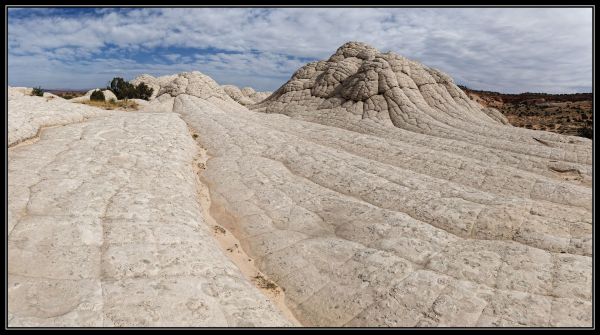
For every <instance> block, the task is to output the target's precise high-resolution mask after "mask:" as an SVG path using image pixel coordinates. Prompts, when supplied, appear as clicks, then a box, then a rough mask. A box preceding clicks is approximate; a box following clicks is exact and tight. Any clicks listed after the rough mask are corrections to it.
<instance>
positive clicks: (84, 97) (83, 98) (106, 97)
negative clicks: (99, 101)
mask: <svg viewBox="0 0 600 335" xmlns="http://www.w3.org/2000/svg"><path fill="white" fill-rule="evenodd" d="M99 90H100V89H99V88H94V89H93V90H89V91H87V92H85V94H84V95H82V96H80V97H77V98H73V99H71V101H72V102H83V101H90V97H91V96H92V93H94V92H95V91H99ZM102 93H103V94H104V101H110V100H115V101H116V100H118V99H117V96H116V95H115V94H114V93H113V92H112V91H111V90H102Z"/></svg>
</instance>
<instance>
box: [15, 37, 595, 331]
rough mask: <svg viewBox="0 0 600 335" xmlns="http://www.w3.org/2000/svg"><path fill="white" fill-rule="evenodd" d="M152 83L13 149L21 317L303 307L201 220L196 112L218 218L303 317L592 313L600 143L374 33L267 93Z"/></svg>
mask: <svg viewBox="0 0 600 335" xmlns="http://www.w3.org/2000/svg"><path fill="white" fill-rule="evenodd" d="M136 81H137V82H140V81H142V82H146V83H147V84H149V85H151V87H153V88H156V92H157V96H156V97H155V98H154V99H153V100H152V101H151V102H150V103H148V104H147V105H146V106H144V111H145V112H141V113H120V114H119V113H115V112H111V113H110V114H108V112H105V113H107V114H106V115H104V116H101V117H94V118H90V119H89V120H88V121H85V122H82V123H79V124H72V125H68V126H65V127H60V128H52V129H47V130H46V131H44V132H42V137H41V139H40V140H39V142H37V143H35V144H32V145H29V146H19V147H15V148H13V149H11V150H12V151H11V152H10V153H9V198H10V199H11V200H10V201H9V228H10V229H9V232H10V236H9V252H11V253H12V255H13V256H10V257H14V258H9V312H10V315H9V319H10V320H11V321H10V322H13V323H14V324H39V323H41V322H46V323H51V322H54V323H57V324H59V323H70V324H85V323H86V322H90V323H91V322H97V323H98V322H99V323H101V324H103V325H113V324H115V325H117V324H127V323H128V322H129V324H132V323H133V324H138V325H139V324H142V325H148V324H150V325H156V324H169V325H173V324H177V325H189V324H190V323H192V321H191V320H193V322H200V321H198V318H199V316H198V315H201V316H202V317H201V318H200V319H201V320H203V321H201V322H204V323H203V324H211V325H213V324H214V323H217V324H219V325H220V324H227V325H244V324H243V323H242V321H241V320H253V321H252V322H253V323H254V324H255V325H263V324H265V323H268V324H280V325H281V324H286V323H285V320H283V319H282V318H281V316H280V314H278V313H277V311H275V310H274V307H273V306H272V305H271V304H269V303H268V302H266V301H264V297H262V300H261V298H259V296H258V293H257V291H256V290H255V288H253V287H251V285H250V284H249V283H248V281H245V280H244V279H243V278H241V276H240V275H239V274H238V272H236V269H235V267H234V266H233V265H232V264H231V262H230V261H229V260H228V259H227V258H226V256H225V255H223V253H222V252H221V251H219V250H218V248H217V247H216V245H215V242H214V241H213V240H211V239H210V238H209V235H208V233H207V232H206V230H207V229H208V228H206V227H205V225H203V224H202V220H203V219H202V215H203V214H202V213H201V210H200V207H199V205H198V203H197V201H196V200H195V195H194V192H195V190H193V188H194V187H195V186H193V185H195V184H194V175H193V171H192V167H191V164H192V163H191V162H192V160H193V157H194V145H195V144H194V141H193V140H192V139H191V136H190V134H189V133H188V129H187V128H188V127H189V129H190V131H191V132H192V133H193V134H194V138H196V142H197V144H198V145H200V146H201V147H203V148H204V149H205V150H206V151H207V154H208V156H209V159H208V160H207V161H206V164H205V170H204V172H203V173H202V174H201V176H200V177H201V179H202V181H203V183H204V184H205V185H206V187H208V188H209V191H210V198H211V208H210V215H211V216H212V217H213V218H214V219H215V220H216V222H218V223H219V224H220V225H222V226H224V227H225V228H227V230H228V231H229V232H231V233H232V234H234V235H235V237H236V238H237V240H239V242H240V245H241V247H242V248H243V249H244V251H245V252H246V254H248V256H249V257H252V258H253V259H254V261H255V263H256V265H257V267H258V268H259V269H260V270H261V271H262V272H263V273H265V274H266V275H268V276H269V278H270V279H271V280H272V281H273V282H274V283H275V284H277V285H278V286H279V287H281V288H282V289H283V291H285V303H286V305H287V306H288V307H289V309H290V310H291V311H292V312H293V313H294V315H295V317H296V319H298V320H299V321H300V322H301V323H302V324H303V325H305V326H333V327H335V326H351V327H360V326H372V327H373V326H401V327H413V326H539V327H544V326H591V325H592V258H591V256H592V224H593V223H592V190H591V182H592V179H591V176H592V166H591V157H592V147H591V141H589V140H587V139H583V138H576V137H570V136H563V135H559V134H552V133H547V132H541V131H533V130H527V129H519V128H514V127H512V126H509V125H506V122H505V119H503V118H502V116H501V115H499V114H498V113H497V111H495V110H491V109H484V108H483V107H481V106H479V105H477V104H476V103H474V102H472V101H470V100H469V99H468V98H467V97H466V95H465V94H464V93H463V92H462V91H461V90H460V89H459V88H457V87H456V86H455V85H454V84H453V82H452V80H451V78H449V77H448V76H447V75H445V74H443V73H441V72H439V71H437V70H434V69H430V68H427V67H425V66H423V65H421V64H419V63H416V62H413V61H410V60H407V59H405V58H403V57H401V56H399V55H396V54H393V53H385V54H383V53H380V52H379V51H377V50H376V49H374V48H371V47H369V46H367V45H365V44H362V43H357V42H350V43H347V44H345V45H343V46H342V47H340V48H339V49H338V50H337V52H336V53H335V54H334V55H333V56H332V57H331V58H330V59H329V60H327V61H320V62H315V63H310V64H308V65H306V66H304V67H302V68H301V69H299V70H298V71H297V72H296V73H295V74H294V75H293V77H292V78H291V79H290V81H288V82H287V83H286V84H285V85H283V86H282V87H281V88H280V89H279V90H277V91H275V92H274V93H273V94H272V95H270V96H269V97H267V98H266V99H265V100H262V101H261V102H259V103H256V104H253V105H248V106H249V107H250V109H248V108H247V107H245V106H243V105H242V104H240V101H239V100H240V99H236V97H235V96H236V94H237V93H236V94H233V95H234V96H232V94H231V93H230V92H228V90H229V89H228V88H227V87H223V86H220V85H218V84H217V83H216V82H215V81H214V80H212V79H211V78H210V77H208V76H206V75H204V74H202V73H199V72H187V73H182V74H178V75H173V76H165V77H159V78H154V77H151V76H145V77H144V76H142V77H140V78H137V79H136ZM152 85H154V86H152ZM238 98H239V97H238ZM9 113H10V110H9ZM9 116H10V114H9ZM186 124H187V127H186ZM79 138H82V139H81V140H79ZM81 141H84V142H81ZM36 150H37V151H36ZM13 162H16V163H13ZM11 164H12V165H11ZM19 164H20V165H19ZM11 185H12V186H11ZM11 189H12V190H13V191H12V192H13V193H10V192H11ZM205 214H206V213H205ZM35 220H38V221H35ZM10 222H13V224H11V223H10ZM98 227H101V228H98ZM163 229H164V230H163ZM98 230H100V231H98ZM194 241H196V242H194ZM207 255H208V256H207ZM84 259H85V261H84ZM53 261H54V263H53ZM220 269H223V270H220ZM70 271H72V273H71V272H70ZM219 276H221V277H219ZM222 278H226V279H222ZM169 280H181V281H176V282H171V281H169ZM192 282H194V283H198V285H196V286H194V285H192V284H191V283H192ZM203 283H207V284H206V285H204V284H203ZM206 286H208V288H206ZM149 288H152V289H149ZM40 292H41V293H43V294H40ZM50 292H54V293H50ZM72 292H75V293H72ZM223 292H225V293H223ZM190 297H195V299H196V300H193V301H191V302H190V301H188V299H189V298H190ZM209 297H212V298H209ZM207 299H208V300H207ZM210 299H213V300H210ZM11 301H12V305H11ZM56 301H61V304H56ZM206 301H211V302H212V303H207V302H206ZM234 301H235V303H234ZM62 302H64V303H62ZM188 305H189V306H188ZM40 306H41V307H40ZM173 306H175V307H173ZM190 306H191V307H190ZM203 306H211V307H214V308H213V309H209V312H205V310H204V309H203V308H204V307H203ZM217 311H220V313H221V314H219V312H217ZM213 312H214V313H213ZM221 317H222V318H221ZM123 318H125V320H124V319H123Z"/></svg>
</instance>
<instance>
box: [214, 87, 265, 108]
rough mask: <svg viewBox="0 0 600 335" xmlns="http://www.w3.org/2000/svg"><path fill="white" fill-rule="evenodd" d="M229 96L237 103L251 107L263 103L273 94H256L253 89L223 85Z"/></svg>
mask: <svg viewBox="0 0 600 335" xmlns="http://www.w3.org/2000/svg"><path fill="white" fill-rule="evenodd" d="M222 87H223V89H224V90H225V92H226V93H227V95H229V96H230V97H231V98H232V99H233V100H235V101H236V102H237V103H239V104H241V105H244V106H249V105H254V104H255V103H257V102H261V101H263V100H265V99H266V98H267V97H269V96H270V95H271V94H272V93H273V92H256V91H255V90H254V89H253V88H252V87H244V88H242V89H239V87H237V86H234V85H223V86H222Z"/></svg>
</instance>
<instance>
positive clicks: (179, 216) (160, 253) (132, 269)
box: [7, 89, 292, 327]
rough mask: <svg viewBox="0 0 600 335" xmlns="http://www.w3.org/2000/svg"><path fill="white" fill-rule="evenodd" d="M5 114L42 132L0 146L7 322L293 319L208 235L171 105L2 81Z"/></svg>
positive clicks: (279, 322) (192, 148)
mask: <svg viewBox="0 0 600 335" xmlns="http://www.w3.org/2000/svg"><path fill="white" fill-rule="evenodd" d="M13 91H15V92H13ZM8 120H9V129H8V131H9V139H10V141H9V144H15V143H17V142H19V141H22V140H24V139H26V138H29V137H30V136H31V135H35V133H36V132H38V130H39V139H38V140H37V141H36V142H35V143H32V144H27V143H24V144H22V145H18V146H12V147H11V148H10V149H9V151H8V199H9V200H8V221H7V231H8V245H7V249H8V254H7V259H8V264H7V268H8V284H7V285H8V288H7V289H8V296H7V299H8V311H7V313H8V326H11V327H23V326H34V327H63V326H71V327H101V326H111V327H115V326H116V327H122V326H127V327H143V326H162V327H165V326H180V327H181V326H187V327H198V326H213V327H215V326H217V327H225V326H237V327H252V326H290V325H292V323H290V322H289V321H288V320H286V319H285V318H284V317H283V316H282V315H281V313H280V312H279V311H278V310H277V309H276V308H275V306H274V305H273V304H272V303H271V302H270V301H269V300H268V299H266V297H265V296H264V295H263V294H261V293H260V291H259V290H258V289H257V288H256V287H254V286H253V284H251V282H250V280H249V279H247V278H245V277H244V276H243V275H242V273H241V272H240V270H239V269H238V268H237V267H236V266H235V265H234V264H233V263H232V262H231V261H230V259H229V258H228V257H227V256H226V255H225V253H224V251H222V250H221V249H220V247H219V245H218V244H217V242H216V241H215V240H214V239H213V236H212V233H211V229H212V227H209V226H208V225H207V224H206V222H205V218H204V215H203V213H202V209H201V207H200V204H199V203H198V201H197V196H198V195H197V191H198V189H197V187H198V186H199V185H198V184H197V182H196V175H195V168H194V166H195V165H196V162H195V159H196V155H197V148H196V144H195V143H194V141H193V140H192V137H191V136H190V133H189V131H188V127H187V126H186V124H185V122H183V121H182V120H181V119H180V118H179V116H178V115H176V114H173V113H150V112H146V113H141V112H140V113H137V112H129V113H125V112H115V111H105V110H102V109H98V108H94V107H91V106H86V105H82V104H77V103H72V102H70V101H68V100H64V99H52V100H50V101H47V100H46V98H42V97H31V96H25V95H23V94H22V93H21V92H19V91H18V90H12V89H9V103H8ZM54 125H62V126H60V127H51V128H41V127H48V126H54ZM40 129H41V130H40Z"/></svg>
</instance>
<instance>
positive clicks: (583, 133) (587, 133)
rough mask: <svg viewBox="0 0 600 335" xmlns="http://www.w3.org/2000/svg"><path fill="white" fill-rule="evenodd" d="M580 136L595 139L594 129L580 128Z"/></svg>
mask: <svg viewBox="0 0 600 335" xmlns="http://www.w3.org/2000/svg"><path fill="white" fill-rule="evenodd" d="M578 133H579V136H581V137H587V138H589V139H594V130H593V129H592V127H584V128H579V131H578Z"/></svg>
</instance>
